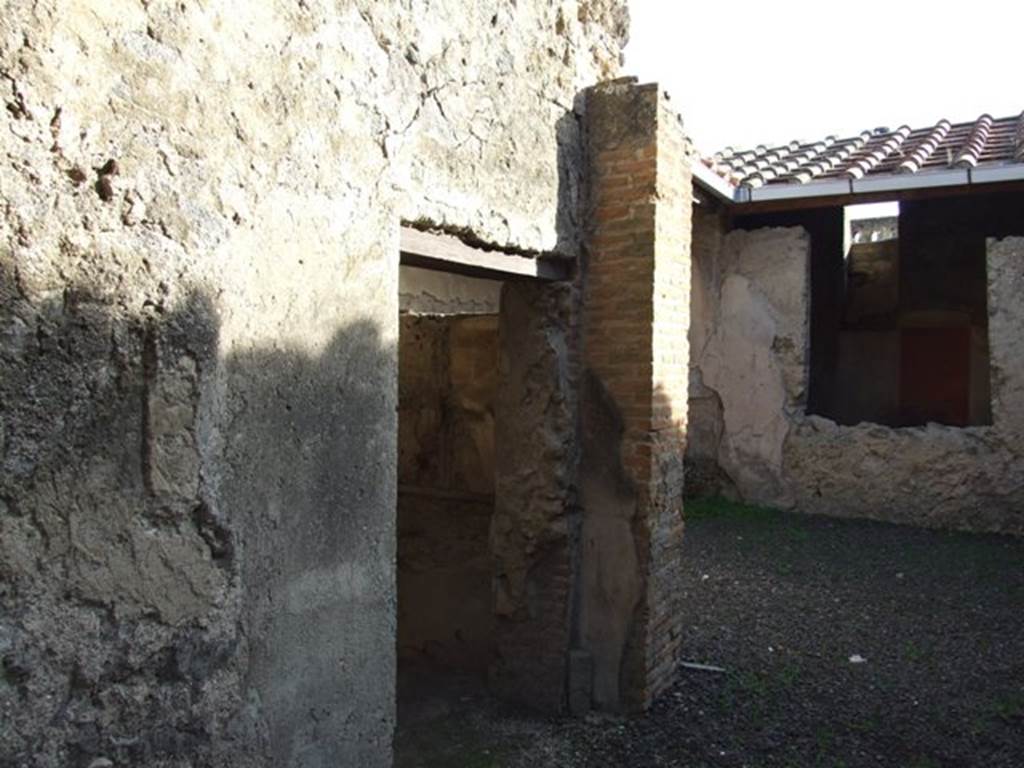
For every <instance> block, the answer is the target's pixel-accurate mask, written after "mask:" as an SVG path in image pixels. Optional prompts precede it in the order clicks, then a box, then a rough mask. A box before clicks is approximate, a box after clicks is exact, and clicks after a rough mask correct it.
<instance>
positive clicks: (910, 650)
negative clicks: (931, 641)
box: [903, 640, 924, 664]
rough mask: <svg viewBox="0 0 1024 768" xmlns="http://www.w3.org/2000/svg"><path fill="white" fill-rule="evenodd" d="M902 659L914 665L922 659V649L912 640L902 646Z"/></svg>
mask: <svg viewBox="0 0 1024 768" xmlns="http://www.w3.org/2000/svg"><path fill="white" fill-rule="evenodd" d="M903 658H905V659H906V660H907V661H909V662H912V663H914V664H916V663H917V662H919V661H921V659H923V658H924V649H923V648H921V646H919V645H918V644H917V643H915V642H914V641H913V640H908V641H907V642H906V643H904V644H903Z"/></svg>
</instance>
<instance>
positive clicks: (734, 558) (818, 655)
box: [395, 501, 1024, 768]
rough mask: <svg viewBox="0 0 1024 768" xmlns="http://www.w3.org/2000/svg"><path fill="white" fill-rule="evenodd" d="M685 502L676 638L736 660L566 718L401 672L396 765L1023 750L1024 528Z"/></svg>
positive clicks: (719, 660) (936, 766) (929, 766)
mask: <svg viewBox="0 0 1024 768" xmlns="http://www.w3.org/2000/svg"><path fill="white" fill-rule="evenodd" d="M687 517H688V522H687V531H686V542H685V547H686V550H687V557H686V558H685V563H686V570H685V574H684V577H683V580H682V583H681V584H680V585H679V589H680V590H681V591H682V593H683V596H684V599H683V605H684V609H685V611H686V617H687V618H686V623H685V631H686V637H685V638H684V642H683V648H684V651H683V653H684V657H685V659H686V660H687V661H692V662H698V663H702V664H708V665H713V666H716V667H721V668H722V669H724V672H716V671H702V670H695V669H687V668H683V669H681V671H680V676H679V680H678V683H677V684H676V685H675V686H674V687H673V688H672V689H671V690H669V691H668V692H666V693H665V694H664V695H663V696H661V697H660V698H659V700H658V701H657V702H656V703H655V705H654V706H653V707H652V708H651V710H650V712H648V713H647V714H645V715H643V716H637V717H617V716H610V715H599V714H592V715H590V716H587V717H584V718H568V717H566V718H556V719H545V718H538V717H537V716H531V715H529V714H527V713H523V712H516V711H512V710H509V709H507V708H504V707H502V706H501V705H499V704H497V703H496V702H494V701H493V700H491V699H490V698H489V697H487V696H486V695H485V694H484V693H483V692H482V690H481V687H480V685H479V684H478V683H476V682H474V681H472V680H469V679H467V678H460V677H457V676H446V677H444V678H441V679H439V678H437V677H436V676H435V675H434V674H432V673H426V672H425V673H424V675H425V676H420V677H418V678H417V677H416V676H415V675H413V676H411V677H410V676H409V675H407V676H406V679H405V680H404V681H403V682H402V685H401V686H400V688H402V687H403V686H404V693H405V697H404V698H402V697H400V702H399V721H400V724H401V727H400V729H399V733H398V735H397V737H396V761H395V765H396V766H397V767H398V768H414V767H422V768H436V767H440V766H445V767H446V768H447V767H453V768H454V767H458V768H542V767H546V766H559V767H562V766H637V767H643V766H693V767H695V768H696V767H698V766H723V767H725V766H728V767H736V768H739V767H740V766H746V767H748V768H761V767H762V766H764V767H769V766H785V767H787V768H790V767H791V768H804V767H805V766H806V767H816V766H822V767H827V768H855V767H859V766H885V767H886V768H947V767H949V768H952V767H953V766H979V767H982V766H983V767H984V768H997V767H1004V766H1005V767H1006V768H1021V766H1024V541H1021V540H1018V539H1013V538H1007V537H1000V536H982V535H972V534H960V533H949V532H938V531H925V530H919V529H915V528H909V527H903V526H895V525H887V524H882V523H872V522H866V521H854V520H836V519H830V518H821V517H806V516H800V515H794V514H788V513H782V512H777V511H771V510H763V509H756V508H750V507H744V506H741V505H736V504H729V503H726V502H720V501H702V502H688V504H687ZM410 690H411V691H414V692H415V695H414V696H413V697H412V699H410V698H409V695H408V694H409V691H410ZM412 700H414V701H415V702H416V703H415V704H410V703H409V702H410V701H412Z"/></svg>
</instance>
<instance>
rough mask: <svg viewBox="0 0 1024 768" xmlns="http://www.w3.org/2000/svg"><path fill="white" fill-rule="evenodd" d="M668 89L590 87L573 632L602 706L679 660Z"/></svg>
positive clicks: (682, 154)
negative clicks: (577, 560)
mask: <svg viewBox="0 0 1024 768" xmlns="http://www.w3.org/2000/svg"><path fill="white" fill-rule="evenodd" d="M666 100H667V99H666V97H665V96H663V95H662V94H661V93H660V91H659V89H658V87H657V85H643V86H638V85H636V84H635V81H633V80H623V81H615V82H612V83H608V84H604V85H600V86H597V87H595V88H593V89H591V91H590V92H588V98H587V110H586V117H587V133H588V152H589V165H590V185H591V186H590V211H589V214H590V215H589V226H588V237H587V247H586V258H585V262H584V264H583V269H582V277H581V281H582V289H583V329H582V339H583V363H584V376H583V378H584V384H583V393H582V431H583V457H582V460H581V466H580V488H581V502H582V506H583V524H582V534H581V539H582V541H581V556H582V562H581V578H580V602H579V606H580V614H579V629H580V631H579V638H580V639H579V643H578V645H579V647H580V648H581V649H582V650H583V651H584V652H587V653H589V654H590V656H591V659H592V662H593V669H594V675H593V701H594V703H595V705H596V706H598V707H601V708H605V709H629V710H636V709H642V708H643V707H646V706H647V704H649V703H650V701H651V700H652V698H653V697H654V696H655V695H656V694H657V693H658V692H659V691H661V690H662V689H663V688H664V687H665V686H666V685H668V684H669V683H670V682H671V680H672V678H673V675H674V672H675V668H676V662H677V661H678V659H677V654H678V647H679V639H680V627H681V619H682V617H681V616H680V612H679V610H678V608H677V606H676V595H677V593H678V575H679V574H678V572H679V563H680V556H681V552H680V545H681V542H682V530H683V525H682V491H683V452H684V444H685V435H686V403H687V385H688V363H689V350H688V345H687V331H688V328H689V304H690V290H689V278H690V208H691V199H692V198H691V176H690V168H689V159H688V154H689V150H688V143H687V141H686V139H685V137H684V135H683V132H682V128H681V125H680V123H679V119H678V117H677V116H676V115H675V114H674V113H673V112H672V111H671V110H670V109H669V108H668V106H667V104H666V103H665V102H666Z"/></svg>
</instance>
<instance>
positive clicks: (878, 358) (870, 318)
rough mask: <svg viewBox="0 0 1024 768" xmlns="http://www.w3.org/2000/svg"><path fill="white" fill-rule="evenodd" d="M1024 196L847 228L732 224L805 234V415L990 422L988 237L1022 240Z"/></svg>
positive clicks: (841, 419)
mask: <svg viewBox="0 0 1024 768" xmlns="http://www.w3.org/2000/svg"><path fill="white" fill-rule="evenodd" d="M1022 204H1024V194H1022V193H1019V192H1001V193H991V194H975V195H969V196H956V197H948V198H941V197H935V198H926V199H909V200H903V201H901V202H900V209H899V217H898V223H897V222H894V221H891V220H875V221H873V222H872V221H868V222H862V223H860V224H855V225H854V226H852V227H849V228H847V224H846V222H844V212H843V209H842V208H840V207H832V208H816V209H807V210H799V211H785V212H778V213H771V214H760V215H755V216H746V217H740V218H739V219H737V226H738V227H741V228H744V229H754V228H758V227H764V226H802V227H804V228H805V229H806V230H807V231H808V233H809V234H810V237H811V264H810V272H811V274H810V277H811V280H810V282H811V317H810V345H811V349H810V371H809V391H808V406H807V410H808V412H809V413H813V414H818V415H822V416H826V417H828V418H831V419H833V420H834V421H836V422H837V423H840V424H858V423H861V422H870V423H877V424H884V425H887V426H893V427H908V426H920V425H924V424H927V423H930V422H934V423H938V424H947V425H951V426H975V425H987V424H991V423H992V407H991V389H990V371H989V339H988V314H989V308H988V283H987V274H986V239H987V238H989V237H1006V236H1009V235H1020V234H1022V233H1024V220H1022V219H1021V217H1020V215H1019V212H1020V210H1021V205H1022Z"/></svg>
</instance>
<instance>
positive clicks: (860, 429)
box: [785, 238, 1024, 534]
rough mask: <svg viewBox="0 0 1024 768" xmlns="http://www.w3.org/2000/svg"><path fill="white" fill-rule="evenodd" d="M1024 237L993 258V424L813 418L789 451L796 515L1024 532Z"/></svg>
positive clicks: (996, 246) (1001, 245) (992, 248)
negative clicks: (841, 422)
mask: <svg viewBox="0 0 1024 768" xmlns="http://www.w3.org/2000/svg"><path fill="white" fill-rule="evenodd" d="M1022 255H1024V239H1022V238H1006V239H1003V240H990V241H989V243H988V251H987V272H988V306H989V317H988V323H989V326H988V327H989V339H990V345H991V358H990V364H991V372H992V377H991V379H992V416H993V425H992V426H990V427H989V426H980V427H967V428H962V429H961V428H956V427H946V426H941V425H938V424H929V425H927V426H926V427H916V428H904V429H889V428H887V427H881V426H878V425H872V424H861V425H858V426H855V427H837V426H836V425H835V424H834V423H833V422H831V421H827V420H825V419H820V418H817V417H813V416H812V417H808V418H806V419H804V420H803V421H802V422H801V423H798V424H796V425H795V429H794V431H793V433H792V434H791V435H790V438H789V440H788V442H787V446H786V462H785V472H786V474H787V476H788V477H789V478H790V483H791V487H792V488H793V491H794V500H795V503H796V504H797V506H798V507H799V508H802V509H806V510H808V511H813V512H823V513H828V514H839V515H856V516H861V517H877V518H881V519H886V520H895V521H897V522H911V523H918V524H924V525H931V526H942V527H952V528H966V529H974V530H992V531H1008V532H1014V533H1018V534H1019V533H1024V515H1022V514H1021V509H1024V463H1022V458H1024V457H1022V451H1021V445H1022V443H1021V434H1022V432H1024V405H1022V404H1024V362H1022V357H1021V354H1020V350H1019V344H1020V339H1021V337H1022V336H1021V334H1022V331H1024V305H1022V303H1021V301H1020V296H1021V293H1020V290H1021V288H1022V287H1024V259H1022V258H1021V257H1022Z"/></svg>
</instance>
